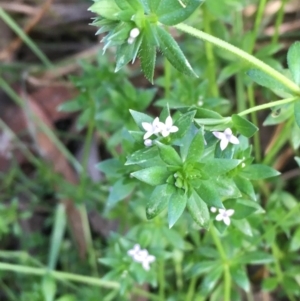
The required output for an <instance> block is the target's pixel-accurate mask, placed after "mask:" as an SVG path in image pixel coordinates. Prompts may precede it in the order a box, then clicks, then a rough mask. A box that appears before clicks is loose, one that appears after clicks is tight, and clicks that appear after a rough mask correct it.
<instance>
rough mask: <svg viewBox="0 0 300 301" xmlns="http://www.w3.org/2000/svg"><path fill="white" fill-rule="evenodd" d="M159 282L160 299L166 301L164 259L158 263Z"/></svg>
mask: <svg viewBox="0 0 300 301" xmlns="http://www.w3.org/2000/svg"><path fill="white" fill-rule="evenodd" d="M158 283H159V288H158V294H159V300H160V301H165V265H164V262H163V261H160V263H159V265H158Z"/></svg>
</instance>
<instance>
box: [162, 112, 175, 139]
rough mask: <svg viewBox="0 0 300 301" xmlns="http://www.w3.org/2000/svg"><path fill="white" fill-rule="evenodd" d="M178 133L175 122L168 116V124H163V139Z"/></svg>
mask: <svg viewBox="0 0 300 301" xmlns="http://www.w3.org/2000/svg"><path fill="white" fill-rule="evenodd" d="M177 131H178V127H177V126H175V125H173V120H172V117H171V116H168V117H167V119H166V122H165V123H164V124H163V127H162V131H161V134H162V135H163V137H167V136H169V135H170V133H175V132H177Z"/></svg>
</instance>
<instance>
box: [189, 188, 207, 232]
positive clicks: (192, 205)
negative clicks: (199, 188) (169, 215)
mask: <svg viewBox="0 0 300 301" xmlns="http://www.w3.org/2000/svg"><path fill="white" fill-rule="evenodd" d="M187 208H188V210H189V212H190V214H191V216H192V218H193V220H194V221H195V223H196V224H197V225H198V226H200V227H203V228H208V225H209V211H208V208H207V205H206V204H205V203H204V201H203V200H202V199H201V198H200V196H199V195H198V194H197V192H196V191H195V190H193V192H192V194H191V196H190V198H189V199H188V202H187Z"/></svg>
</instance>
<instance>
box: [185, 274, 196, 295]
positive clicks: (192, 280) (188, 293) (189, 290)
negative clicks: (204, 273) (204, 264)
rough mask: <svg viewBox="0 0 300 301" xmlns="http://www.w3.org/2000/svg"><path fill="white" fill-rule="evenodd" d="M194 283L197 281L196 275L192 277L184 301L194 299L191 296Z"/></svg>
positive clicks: (193, 293) (194, 287)
mask: <svg viewBox="0 0 300 301" xmlns="http://www.w3.org/2000/svg"><path fill="white" fill-rule="evenodd" d="M196 283H197V277H192V279H191V281H190V284H189V288H188V291H187V294H186V297H185V301H193V300H194V299H193V298H194V295H195V289H196Z"/></svg>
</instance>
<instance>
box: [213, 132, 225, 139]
mask: <svg viewBox="0 0 300 301" xmlns="http://www.w3.org/2000/svg"><path fill="white" fill-rule="evenodd" d="M212 133H213V135H214V136H215V137H217V138H218V139H220V140H222V139H224V138H225V135H224V133H221V132H212Z"/></svg>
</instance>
